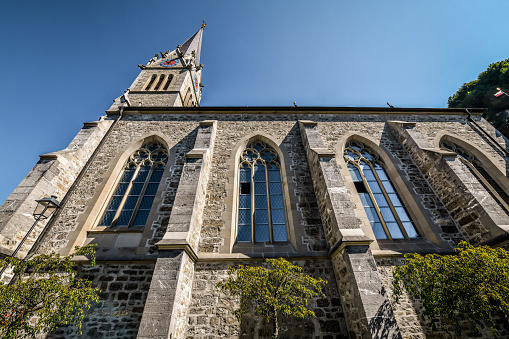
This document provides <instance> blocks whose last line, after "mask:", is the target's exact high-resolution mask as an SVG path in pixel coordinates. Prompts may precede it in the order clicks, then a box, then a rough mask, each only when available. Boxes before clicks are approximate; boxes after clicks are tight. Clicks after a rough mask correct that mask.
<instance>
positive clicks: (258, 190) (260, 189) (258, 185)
mask: <svg viewBox="0 0 509 339" xmlns="http://www.w3.org/2000/svg"><path fill="white" fill-rule="evenodd" d="M255 194H267V188H266V186H265V182H255Z"/></svg>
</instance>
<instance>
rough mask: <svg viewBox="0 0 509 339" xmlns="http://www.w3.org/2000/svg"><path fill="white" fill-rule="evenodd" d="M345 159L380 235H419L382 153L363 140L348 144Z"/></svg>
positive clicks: (375, 230) (398, 237) (402, 236)
mask: <svg viewBox="0 0 509 339" xmlns="http://www.w3.org/2000/svg"><path fill="white" fill-rule="evenodd" d="M344 158H345V161H346V162H347V164H348V170H349V171H350V175H351V177H352V179H353V182H354V185H355V189H356V190H357V194H358V195H359V198H360V200H361V202H362V206H363V207H364V211H365V212H366V214H367V217H368V220H369V222H370V224H371V228H372V229H373V233H374V234H375V237H376V238H377V239H391V240H392V239H412V238H418V237H419V234H418V233H417V230H416V229H415V226H414V223H413V221H412V220H411V219H410V216H409V215H408V212H407V210H406V208H405V206H403V203H402V202H401V199H400V198H399V195H398V193H397V192H396V190H395V189H394V186H393V185H392V182H391V180H390V178H389V176H388V175H387V172H386V171H385V164H384V163H383V162H382V161H381V159H380V158H379V157H378V155H377V154H376V153H375V152H374V151H373V150H372V149H370V148H368V147H366V146H365V145H364V144H362V143H360V142H350V143H348V144H347V145H346V147H345V153H344Z"/></svg>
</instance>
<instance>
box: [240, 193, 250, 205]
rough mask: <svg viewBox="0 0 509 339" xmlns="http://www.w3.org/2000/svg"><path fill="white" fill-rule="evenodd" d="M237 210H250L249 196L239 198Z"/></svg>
mask: <svg viewBox="0 0 509 339" xmlns="http://www.w3.org/2000/svg"><path fill="white" fill-rule="evenodd" d="M239 208H251V196H250V195H241V196H239Z"/></svg>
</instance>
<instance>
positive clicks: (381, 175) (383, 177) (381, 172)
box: [376, 166, 389, 180]
mask: <svg viewBox="0 0 509 339" xmlns="http://www.w3.org/2000/svg"><path fill="white" fill-rule="evenodd" d="M376 174H378V177H379V178H380V180H389V178H388V177H387V174H385V170H384V169H383V168H382V167H379V166H378V168H376Z"/></svg>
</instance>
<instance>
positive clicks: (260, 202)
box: [255, 195, 267, 208]
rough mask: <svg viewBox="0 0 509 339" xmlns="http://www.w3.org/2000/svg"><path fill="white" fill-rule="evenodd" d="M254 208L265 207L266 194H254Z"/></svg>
mask: <svg viewBox="0 0 509 339" xmlns="http://www.w3.org/2000/svg"><path fill="white" fill-rule="evenodd" d="M255 208H267V196H266V195H255Z"/></svg>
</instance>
